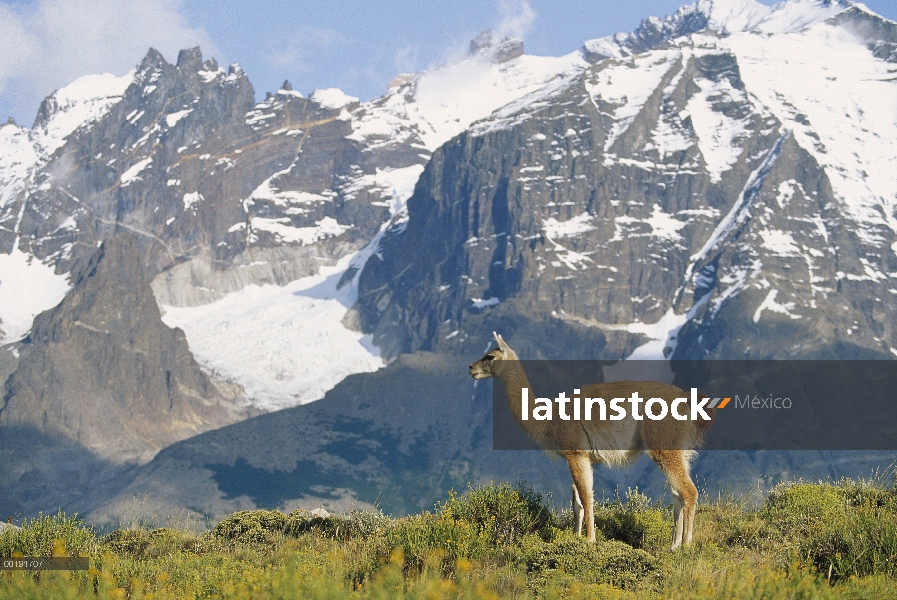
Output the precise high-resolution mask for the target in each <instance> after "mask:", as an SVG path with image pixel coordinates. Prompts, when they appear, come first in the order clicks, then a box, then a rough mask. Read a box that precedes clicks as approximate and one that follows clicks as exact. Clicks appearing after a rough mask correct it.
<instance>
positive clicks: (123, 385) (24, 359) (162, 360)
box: [0, 237, 246, 464]
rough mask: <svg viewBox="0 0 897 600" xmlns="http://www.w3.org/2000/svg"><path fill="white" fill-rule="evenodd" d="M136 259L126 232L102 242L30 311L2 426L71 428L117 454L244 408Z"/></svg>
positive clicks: (128, 455)
mask: <svg viewBox="0 0 897 600" xmlns="http://www.w3.org/2000/svg"><path fill="white" fill-rule="evenodd" d="M141 259H142V257H141V254H140V251H139V247H138V244H137V243H136V242H135V241H134V240H133V238H131V237H122V238H118V237H114V238H112V239H110V240H109V241H107V242H105V243H103V244H102V246H101V247H100V248H99V249H98V250H97V252H96V253H95V254H94V257H93V258H92V259H91V261H90V262H88V263H87V264H86V265H85V266H84V268H83V270H82V272H80V273H78V274H77V275H76V276H75V281H74V284H75V285H74V289H73V291H72V292H71V293H69V294H68V295H67V296H66V297H65V299H64V300H63V301H62V302H61V303H60V304H59V306H57V307H56V308H54V309H52V310H50V311H47V312H45V313H43V314H41V315H40V316H39V317H38V318H37V319H36V320H35V323H34V329H33V331H32V333H31V335H30V336H29V337H27V338H26V339H25V340H23V341H22V342H21V343H20V344H19V347H18V349H19V364H20V366H19V368H18V369H16V371H15V372H14V373H13V374H12V376H11V377H10V378H9V380H8V381H7V385H6V390H7V391H6V398H5V399H4V405H3V408H2V409H0V426H3V427H11V426H16V427H23V426H31V427H33V428H35V429H37V430H39V431H40V432H41V434H43V435H45V436H48V437H54V436H65V437H69V438H72V439H73V440H74V441H76V442H77V443H78V444H80V445H81V446H82V447H83V448H85V449H86V450H87V451H89V452H90V453H92V454H93V455H94V456H96V457H98V458H99V459H101V460H104V461H106V462H109V463H111V464H121V463H136V462H146V461H147V460H149V459H150V458H152V457H153V456H154V455H155V454H156V453H157V452H158V451H159V450H161V449H162V448H164V447H165V446H168V445H170V444H172V443H174V442H176V441H178V440H182V439H184V438H187V437H190V436H192V435H196V434H197V433H200V432H202V431H205V430H208V429H212V428H216V427H220V426H222V425H225V424H227V423H231V422H233V421H235V420H238V419H242V418H245V416H246V414H240V413H238V412H237V411H236V410H233V409H232V405H231V404H230V403H228V402H227V399H225V398H224V397H223V396H222V394H221V393H220V392H219V390H218V389H216V387H215V386H214V385H213V384H212V383H211V382H210V380H209V378H208V377H207V376H206V374H205V373H203V372H202V371H201V370H200V368H199V365H197V364H196V361H195V360H194V359H193V356H192V355H191V354H190V351H189V350H188V349H187V341H186V339H185V338H184V333H183V332H182V331H180V330H178V329H171V328H169V327H167V326H166V325H165V324H164V323H162V319H161V316H160V314H159V308H158V306H157V305H156V302H155V299H154V298H153V295H152V290H151V289H150V286H149V282H148V281H147V278H146V269H145V268H144V266H143V264H142V260H141ZM110 432H116V433H117V435H115V436H110V435H109V433H110Z"/></svg>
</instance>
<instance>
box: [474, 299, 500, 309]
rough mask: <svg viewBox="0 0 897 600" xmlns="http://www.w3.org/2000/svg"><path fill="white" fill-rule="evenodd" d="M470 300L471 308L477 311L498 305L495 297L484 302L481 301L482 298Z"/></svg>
mask: <svg viewBox="0 0 897 600" xmlns="http://www.w3.org/2000/svg"><path fill="white" fill-rule="evenodd" d="M470 300H471V302H472V304H471V306H473V308H478V309H482V308H488V307H490V306H496V305H497V304H498V303H499V299H498V298H496V297H495V296H493V297H492V298H487V299H486V300H483V299H482V298H471V299H470Z"/></svg>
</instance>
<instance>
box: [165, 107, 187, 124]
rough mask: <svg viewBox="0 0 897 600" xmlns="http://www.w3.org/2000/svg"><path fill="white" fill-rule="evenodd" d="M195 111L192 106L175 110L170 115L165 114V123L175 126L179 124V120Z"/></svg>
mask: <svg viewBox="0 0 897 600" xmlns="http://www.w3.org/2000/svg"><path fill="white" fill-rule="evenodd" d="M192 112H193V109H192V108H188V109H186V110H179V111H178V112H173V113H171V114H170V115H165V123H166V124H167V125H168V126H169V127H174V126H175V125H177V122H178V121H180V120H181V119H183V118H184V117H186V116H187V115H189V114H190V113H192Z"/></svg>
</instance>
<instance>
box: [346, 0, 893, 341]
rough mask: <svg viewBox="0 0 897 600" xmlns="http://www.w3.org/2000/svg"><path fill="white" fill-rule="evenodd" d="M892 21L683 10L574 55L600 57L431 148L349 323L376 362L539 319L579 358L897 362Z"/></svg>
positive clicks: (813, 7)
mask: <svg viewBox="0 0 897 600" xmlns="http://www.w3.org/2000/svg"><path fill="white" fill-rule="evenodd" d="M698 17H700V18H698ZM699 22H700V23H704V26H703V27H702V28H700V29H698V30H697V31H693V32H690V30H691V29H693V28H694V27H697V25H696V23H699ZM895 27H897V26H895V24H894V23H891V22H889V21H886V20H884V19H881V18H880V17H877V16H875V15H873V14H871V13H869V12H868V11H867V10H865V9H864V8H862V7H861V6H859V5H853V4H850V3H835V2H791V3H785V4H782V5H777V6H774V7H765V6H763V5H761V4H759V3H756V2H751V1H748V0H742V1H738V2H736V1H726V2H698V3H696V4H694V5H691V6H688V7H684V8H683V9H681V10H680V11H679V12H678V13H677V14H676V15H674V16H672V17H669V18H667V19H666V20H664V21H660V20H649V21H646V22H645V23H644V24H643V26H642V28H641V29H640V30H639V32H637V33H636V34H631V35H628V36H616V37H614V38H608V39H605V40H599V41H596V42H588V43H587V44H586V46H585V48H586V51H585V52H584V54H586V55H589V56H590V57H591V59H592V60H596V51H597V50H596V49H597V48H598V47H599V46H601V47H605V48H610V46H611V45H613V44H616V46H615V47H616V50H615V51H614V52H608V53H609V54H611V55H612V56H609V57H607V58H604V59H601V60H598V61H597V62H595V64H594V65H593V66H590V67H589V68H588V69H586V70H584V71H582V72H581V73H580V74H578V75H576V76H574V77H572V78H570V79H568V80H563V81H561V80H558V81H557V82H555V83H554V84H549V85H547V86H545V87H544V88H542V89H540V90H538V91H537V92H534V93H532V94H529V95H527V96H525V97H523V98H521V99H520V100H518V101H515V102H511V103H509V104H507V105H505V106H504V107H502V108H501V109H499V110H497V111H496V112H494V113H493V114H492V115H490V117H488V118H486V119H484V120H481V121H479V122H478V123H476V124H474V125H473V126H472V127H471V129H469V130H468V132H466V133H465V134H464V135H462V136H459V137H458V138H455V139H453V140H452V141H451V142H450V143H448V144H446V145H445V146H443V147H442V148H441V149H440V151H439V152H437V153H436V154H435V155H434V157H433V159H432V160H431V162H430V163H429V165H428V167H427V169H426V170H425V172H424V173H423V175H422V177H421V181H420V183H419V184H418V188H417V191H416V193H415V195H414V196H413V197H412V198H411V200H409V214H410V219H409V222H408V224H407V225H406V226H403V228H402V229H401V232H400V233H399V234H397V235H389V234H387V235H386V236H385V237H384V239H383V241H382V243H381V251H380V252H379V253H378V254H377V257H376V258H375V259H372V260H371V261H370V262H369V263H368V268H367V269H366V270H365V272H364V274H363V275H362V278H361V286H360V298H361V302H360V305H359V307H358V309H357V310H358V312H359V314H360V315H361V317H362V322H363V323H364V324H365V327H366V329H367V330H370V331H373V332H375V333H376V336H375V343H376V344H377V345H378V346H380V347H381V348H383V349H385V350H386V351H387V353H393V354H394V353H397V352H407V351H409V350H415V349H428V350H433V349H441V348H446V347H451V346H453V345H454V346H457V345H458V344H463V343H464V341H465V339H466V338H467V337H468V336H476V337H477V342H476V343H477V345H479V344H481V343H482V342H481V341H480V340H479V338H481V337H482V336H481V335H479V334H478V333H477V332H478V331H481V330H484V329H485V330H491V329H489V327H488V323H489V322H493V323H494V322H500V321H498V320H499V319H503V320H504V321H505V322H508V321H510V322H513V323H515V326H520V324H521V323H523V322H527V321H532V322H534V323H538V322H542V321H545V320H546V318H547V319H548V320H552V319H555V320H559V321H563V322H564V323H566V324H567V325H568V326H569V328H570V329H571V331H570V332H569V333H568V334H566V335H560V336H559V337H560V340H561V341H560V342H558V343H557V346H556V347H555V345H554V344H552V343H546V342H545V341H544V338H543V337H542V336H530V337H531V339H534V340H538V342H533V347H532V348H531V350H532V351H533V352H532V353H533V354H534V353H536V352H539V351H541V353H542V354H543V355H546V354H551V355H557V356H565V355H567V356H569V350H570V349H569V347H567V346H566V344H567V341H568V340H569V339H572V338H573V337H580V336H582V335H583V333H584V332H589V331H591V332H592V336H593V337H594V338H596V339H599V340H601V342H600V343H595V342H594V341H593V342H591V350H590V349H589V348H588V347H582V348H581V349H580V352H582V355H583V356H588V355H589V353H590V352H591V353H592V354H594V353H595V352H596V351H597V350H598V348H601V347H603V348H604V350H603V351H602V352H603V353H604V354H605V355H606V356H607V357H608V358H621V357H625V356H629V355H632V353H633V352H635V354H634V356H638V357H664V356H666V357H669V356H671V355H672V353H673V351H674V350H675V352H676V356H683V357H685V356H688V357H718V358H736V357H739V358H741V357H756V358H773V357H776V358H784V357H802V358H810V357H814V356H831V357H847V356H878V357H884V358H886V357H888V356H889V355H891V354H897V340H895V339H894V338H893V331H892V328H891V319H890V318H889V315H890V314H892V312H893V309H894V299H893V298H894V295H895V294H897V289H893V288H894V285H893V283H892V280H893V278H894V277H897V268H895V267H897V257H895V249H897V248H895V247H894V244H895V240H897V238H895V233H897V228H895V225H897V221H895V220H894V215H895V208H897V207H895V205H894V203H895V199H897V184H895V181H897V180H895V179H894V178H893V176H892V174H891V171H892V169H891V168H890V165H889V160H886V159H885V160H883V157H890V156H897V143H895V140H897V136H895V134H897V122H895V115H897V87H895V85H894V71H895V67H894V63H893V62H891V59H890V54H883V53H882V52H881V49H882V48H883V47H885V46H886V45H887V44H891V43H893V42H892V40H893V39H895V38H894V36H895V32H897V29H895ZM649 28H652V31H655V32H657V35H656V36H654V38H653V39H655V41H656V46H654V47H653V48H651V49H647V50H645V49H644V47H643V46H638V44H637V43H636V42H637V41H638V40H642V41H644V40H645V39H648V38H651V37H652V36H650V35H648V34H647V33H646V31H647V30H648V29H649ZM683 31H685V32H688V33H687V34H686V35H678V34H680V33H682V32H683ZM864 33H865V34H867V35H865V36H864V35H863V34H864ZM871 33H875V35H874V36H872V37H870V35H871ZM639 43H640V42H639ZM635 47H638V48H639V52H638V53H634V52H635V50H632V51H630V50H629V48H635ZM511 149H513V151H512V150H511ZM433 231H440V232H444V233H443V234H442V235H441V236H440V237H439V239H438V240H437V241H436V243H435V244H431V249H430V250H429V251H428V252H427V254H426V260H421V259H420V258H421V256H420V251H417V252H416V253H413V254H412V252H411V249H412V248H415V249H416V248H420V247H421V245H422V244H423V240H424V239H426V238H430V237H432V232H433ZM434 265H439V266H440V268H438V269H434V268H433V266H434ZM436 290H439V292H438V293H437V292H436ZM483 321H486V322H487V323H484V322H483ZM532 327H535V328H536V329H538V328H539V327H541V326H540V325H536V324H534V325H532ZM573 330H575V331H576V335H575V336H574V331H573ZM587 337H588V336H587ZM783 339H787V340H789V342H787V343H783V342H782V340H783ZM791 340H793V341H791ZM522 343H524V344H525V343H527V342H526V341H523V342H522Z"/></svg>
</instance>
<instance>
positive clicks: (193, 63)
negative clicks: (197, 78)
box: [177, 46, 203, 71]
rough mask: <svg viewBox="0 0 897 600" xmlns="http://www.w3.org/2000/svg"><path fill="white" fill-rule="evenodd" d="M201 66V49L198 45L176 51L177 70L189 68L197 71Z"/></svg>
mask: <svg viewBox="0 0 897 600" xmlns="http://www.w3.org/2000/svg"><path fill="white" fill-rule="evenodd" d="M202 66H203V65H202V50H200V48H199V46H195V47H193V48H185V49H183V50H181V51H180V52H178V62H177V68H178V70H182V69H190V70H193V71H199V70H200V69H201V68H202Z"/></svg>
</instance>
